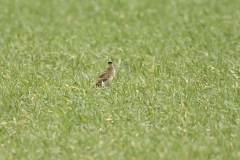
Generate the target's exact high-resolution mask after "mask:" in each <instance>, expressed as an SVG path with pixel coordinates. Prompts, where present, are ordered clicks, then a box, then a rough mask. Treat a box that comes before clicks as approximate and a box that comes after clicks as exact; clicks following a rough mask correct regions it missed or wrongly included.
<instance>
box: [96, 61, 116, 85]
mask: <svg viewBox="0 0 240 160" xmlns="http://www.w3.org/2000/svg"><path fill="white" fill-rule="evenodd" d="M114 76H115V69H114V66H113V63H112V62H108V65H107V68H106V70H105V71H104V72H103V73H102V74H100V76H99V77H98V79H97V81H96V82H95V83H94V84H93V85H92V88H94V87H105V86H108V84H109V82H111V81H112V80H113V78H114Z"/></svg>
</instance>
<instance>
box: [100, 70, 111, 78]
mask: <svg viewBox="0 0 240 160" xmlns="http://www.w3.org/2000/svg"><path fill="white" fill-rule="evenodd" d="M109 77H110V76H109V74H108V72H107V71H104V72H103V73H102V74H100V76H99V77H98V79H99V78H109Z"/></svg>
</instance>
